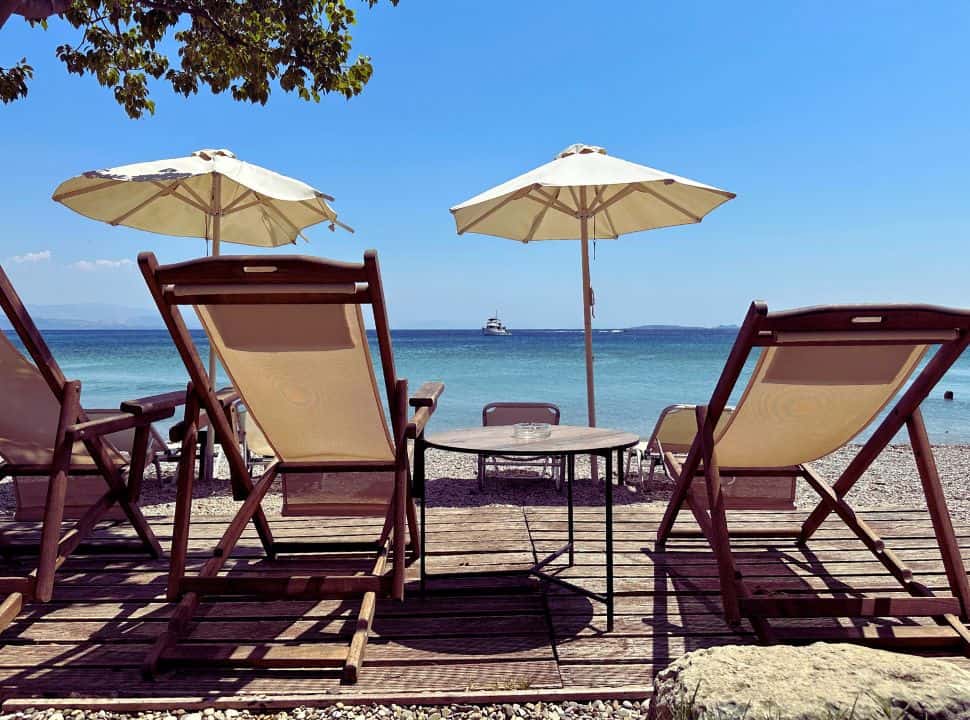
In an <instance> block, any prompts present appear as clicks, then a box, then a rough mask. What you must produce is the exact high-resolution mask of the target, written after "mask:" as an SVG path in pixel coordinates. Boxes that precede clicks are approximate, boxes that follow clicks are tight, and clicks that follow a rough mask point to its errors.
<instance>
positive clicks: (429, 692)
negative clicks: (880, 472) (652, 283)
mask: <svg viewBox="0 0 970 720" xmlns="http://www.w3.org/2000/svg"><path fill="white" fill-rule="evenodd" d="M860 514H862V515H863V516H864V517H865V518H866V520H867V522H869V523H870V524H871V525H872V526H873V527H874V528H877V529H878V530H879V531H880V532H883V533H884V534H885V538H886V541H887V544H888V545H890V546H891V547H893V549H894V550H896V551H897V554H898V555H899V556H900V557H901V558H902V559H903V561H904V562H906V563H907V564H908V565H909V566H910V567H911V568H912V569H913V571H914V573H916V575H917V576H918V578H919V579H920V580H921V581H923V582H925V583H926V584H927V585H929V586H930V587H931V588H936V589H941V590H942V589H943V588H944V586H945V581H946V578H945V574H944V571H943V565H942V562H941V560H940V557H939V553H938V552H937V551H936V547H935V540H934V537H933V532H932V528H931V526H930V524H929V521H928V517H927V515H926V513H925V511H922V510H918V509H913V508H907V509H895V508H885V509H879V510H876V511H862V512H861V513H860ZM614 517H615V531H614V537H615V548H616V556H615V561H616V562H615V571H616V572H615V577H616V581H615V582H616V589H617V592H618V595H617V598H616V620H615V626H614V630H613V632H611V633H606V632H605V626H606V617H605V612H604V608H603V606H602V605H600V604H599V603H596V602H594V601H591V600H589V599H588V598H585V597H582V596H578V595H575V594H573V593H570V592H568V591H566V590H564V589H562V588H558V587H550V588H549V589H548V591H547V593H546V594H545V595H543V593H542V592H541V590H542V586H541V585H540V584H539V583H537V582H535V581H525V580H523V579H521V578H509V579H503V580H497V579H495V578H487V577H484V578H483V577H470V578H465V579H462V580H441V579H435V580H432V581H431V583H430V587H431V589H432V590H433V592H432V593H431V594H429V595H427V596H425V597H421V596H420V595H419V594H418V592H417V591H418V586H417V582H416V581H417V577H418V566H417V565H412V566H411V567H410V568H409V572H408V576H409V584H408V591H407V597H406V599H405V602H403V603H399V602H396V601H391V600H387V599H382V600H379V601H378V606H377V613H376V618H375V622H374V628H373V633H372V636H371V640H370V643H369V645H368V650H367V662H366V663H365V665H364V668H363V671H362V673H361V677H360V681H359V682H358V684H357V685H355V686H350V687H348V686H341V685H339V675H338V673H336V672H330V671H329V670H326V669H318V670H315V671H306V670H300V669H291V670H285V671H283V670H270V669H266V668H241V667H239V668H236V667H229V668H202V669H200V668H192V669H179V670H175V671H168V672H166V673H164V675H163V676H162V678H161V679H160V680H159V681H158V682H146V681H144V680H142V679H141V677H140V675H139V673H138V666H139V664H140V662H141V659H142V657H143V655H144V653H145V652H146V651H147V649H148V647H149V646H150V645H151V643H152V642H153V641H154V639H155V638H157V636H158V634H159V633H160V632H161V631H162V629H163V628H164V627H165V625H166V623H167V621H168V619H169V617H170V616H171V612H172V605H171V604H169V603H167V602H165V598H164V594H165V579H166V564H165V562H164V561H151V560H149V559H147V558H145V557H143V556H140V555H137V554H126V553H102V552H96V553H93V554H84V555H76V556H74V557H72V558H71V559H69V560H68V561H67V562H66V563H65V564H64V566H63V568H62V569H61V571H60V572H59V574H58V584H57V585H56V587H55V599H54V601H53V602H51V603H49V604H46V605H28V606H27V607H25V608H24V609H23V610H22V611H21V613H20V614H19V615H18V617H17V618H16V620H15V621H14V623H13V624H12V625H11V626H10V627H9V628H8V629H7V630H6V631H5V632H4V633H3V634H2V635H0V643H2V644H0V699H7V698H15V697H30V696H34V697H46V696H54V697H56V696H59V695H60V696H63V695H64V694H66V693H68V692H70V693H73V694H75V695H81V696H83V697H88V698H102V699H106V698H119V697H121V696H124V697H128V698H156V699H158V701H159V702H166V699H167V698H168V699H171V698H190V699H193V700H192V701H193V702H200V703H206V704H207V703H231V702H234V701H236V700H238V699H239V698H245V699H249V701H252V702H266V703H268V705H267V706H268V707H271V706H279V707H283V706H285V705H286V703H287V702H288V701H292V702H297V699H298V698H303V699H304V701H306V699H307V698H309V699H313V698H317V699H320V700H321V701H328V700H329V701H333V698H334V697H341V698H346V699H349V698H353V697H367V698H374V697H377V698H382V697H384V698H387V697H392V696H393V697H405V698H406V697H408V696H411V697H419V696H420V697H425V698H428V697H431V698H446V697H447V698H455V699H459V700H460V699H462V698H471V697H501V696H502V693H516V694H518V695H522V694H530V693H535V694H543V693H567V694H568V693H576V695H575V696H576V697H605V696H618V695H619V696H625V697H643V695H644V693H645V692H647V691H646V690H645V688H648V687H649V685H650V682H651V680H652V676H653V673H654V672H656V671H658V670H659V669H661V668H663V667H665V666H666V665H667V663H668V662H669V661H670V660H672V659H674V658H676V657H678V656H679V655H680V654H682V653H684V652H688V651H690V650H694V649H697V648H702V647H712V646H716V645H719V644H725V643H734V644H736V643H750V642H754V641H755V637H754V634H753V631H752V628H751V627H750V625H748V624H747V622H744V623H742V625H741V627H740V628H738V629H735V628H732V627H730V626H728V625H727V624H726V623H725V622H724V620H723V619H722V617H721V615H720V612H721V603H720V597H719V595H718V590H719V588H718V583H717V569H716V565H715V563H714V559H713V556H712V554H711V552H710V550H709V548H708V547H707V545H706V543H705V541H703V540H702V539H690V538H676V539H674V540H672V541H671V542H670V543H669V544H668V546H667V547H666V548H665V549H664V550H663V551H660V552H658V551H657V550H656V549H655V548H654V545H653V538H654V534H655V529H656V526H657V523H658V522H659V519H660V517H661V512H660V511H659V510H657V509H654V508H650V509H647V510H643V509H641V508H633V507H626V506H622V505H618V506H617V507H616V510H615V516H614ZM793 517H795V516H794V515H792V514H788V513H784V514H779V513H770V512H761V513H753V514H749V515H747V516H745V517H744V519H736V518H732V517H729V523H730V522H734V523H735V525H734V526H736V527H740V528H763V527H773V526H776V525H778V524H781V523H788V522H791V521H792V519H793ZM151 520H152V522H153V525H154V527H155V528H156V530H157V531H158V532H159V537H160V540H161V542H162V544H163V546H167V545H168V544H169V543H170V532H171V519H170V518H164V517H162V518H158V517H153V518H151ZM428 520H429V522H428V531H427V532H428V538H429V546H430V548H429V549H430V553H429V556H428V558H427V566H428V569H429V570H430V571H431V572H449V571H452V572H453V571H460V572H476V571H482V570H488V571H495V570H508V569H522V568H524V567H526V566H528V565H529V564H531V563H532V562H533V560H534V557H535V556H536V555H538V556H540V557H541V556H542V555H543V554H544V553H548V552H551V551H553V550H555V549H558V548H559V547H560V546H561V545H562V543H563V542H564V539H565V536H566V514H565V509H564V508H560V507H555V508H546V507H542V508H530V507H526V508H521V507H505V506H502V507H494V506H489V507H484V508H480V507H468V508H434V509H433V510H432V511H430V512H429V515H428ZM576 521H577V523H576V542H577V548H576V549H577V552H576V556H575V558H576V563H575V564H574V566H572V567H568V568H567V567H564V566H563V563H562V561H561V560H560V561H557V563H554V569H555V572H557V573H559V574H560V575H561V576H562V577H564V578H569V579H570V580H574V581H575V582H577V583H579V584H582V585H583V586H584V587H587V588H589V589H591V590H600V591H601V590H602V589H603V588H604V566H603V564H604V542H603V527H602V523H603V512H602V508H597V507H588V506H584V507H578V508H577V509H576ZM226 522H227V520H226V519H225V518H200V519H199V522H198V523H196V524H194V525H193V534H192V538H191V541H190V545H189V559H188V566H189V568H190V569H193V568H195V569H197V568H198V567H200V566H201V564H202V563H203V562H205V560H206V559H208V558H209V557H211V549H212V545H213V544H214V542H215V540H216V539H217V538H218V537H219V535H220V534H221V533H222V531H223V530H224V528H225V526H226ZM272 522H273V527H274V531H275V532H276V533H277V537H278V538H280V539H284V540H299V539H301V538H307V537H313V538H314V539H317V540H327V539H357V540H363V539H369V538H371V537H373V536H374V534H375V533H376V532H377V531H379V529H380V528H379V523H375V522H372V521H369V520H365V521H361V522H358V521H356V520H348V519H346V518H344V519H335V520H332V521H330V520H326V521H323V522H321V519H320V518H284V519H279V520H273V521H272ZM684 527H689V525H688V524H685V525H684ZM957 533H958V534H959V535H960V547H961V550H962V554H963V555H964V559H965V561H967V563H968V566H970V525H967V524H958V525H957ZM36 536H37V526H36V524H32V523H14V524H12V525H11V526H10V531H9V533H8V532H7V530H5V537H9V538H11V539H12V540H13V541H15V542H30V541H31V540H32V539H36ZM132 537H133V535H132V533H131V532H130V531H129V530H128V529H127V528H126V527H124V526H123V525H120V524H112V525H109V526H106V527H103V528H100V529H99V530H98V531H97V532H96V533H95V535H94V537H93V538H92V548H93V549H95V550H100V549H101V548H103V547H104V545H105V543H108V542H110V541H112V540H117V539H119V538H129V539H130V538H132ZM735 547H736V550H737V562H738V568H739V570H740V571H741V572H743V573H744V574H745V576H746V577H747V578H748V579H749V581H750V583H751V585H752V586H754V587H757V586H758V584H759V583H761V582H764V583H770V584H771V585H772V587H773V588H777V587H778V585H779V583H781V584H782V585H784V586H785V587H787V588H789V589H790V590H791V591H792V592H799V593H804V592H814V593H816V594H818V595H819V596H821V597H840V596H846V594H847V588H848V587H851V592H852V593H853V594H854V593H860V594H872V593H879V594H880V595H887V594H888V595H890V596H894V597H908V595H907V594H906V593H905V592H902V591H900V590H898V589H897V585H896V583H895V581H894V580H893V579H892V578H891V577H889V576H888V575H887V574H886V573H885V571H884V569H883V568H882V566H881V565H880V564H879V563H878V561H875V560H874V559H873V558H872V556H871V555H870V554H869V553H868V551H867V550H866V549H865V548H864V547H863V546H862V545H861V544H860V543H859V542H858V541H857V540H856V539H855V538H854V536H852V535H851V533H848V532H847V531H846V530H845V528H844V527H842V526H841V524H840V523H838V522H837V521H835V522H833V521H832V520H829V521H827V522H826V523H825V524H823V526H822V527H821V528H820V530H819V532H818V534H817V536H816V537H815V538H814V539H813V541H812V542H811V543H810V545H809V547H808V548H807V549H803V548H799V547H797V546H795V545H794V544H793V542H792V541H791V540H790V539H786V538H777V539H772V538H768V539H760V538H743V539H739V540H738V541H737V543H736V545H735ZM287 563H288V565H287ZM294 565H295V566H297V567H299V568H300V569H301V570H305V571H307V572H309V571H317V572H322V571H324V569H325V571H327V572H337V571H339V572H341V573H351V572H356V566H358V565H359V566H360V569H361V570H362V569H363V567H364V566H363V564H362V563H361V562H360V559H359V558H357V557H345V558H340V559H335V558H329V559H327V560H326V562H321V560H320V559H317V558H300V559H287V560H281V561H278V562H268V561H266V560H264V559H263V558H262V557H261V550H260V546H259V540H258V538H257V536H256V535H255V533H254V532H252V531H251V530H247V531H246V532H245V533H244V534H243V537H242V538H241V540H240V545H239V552H238V553H236V554H234V557H233V558H232V559H231V560H230V561H229V562H227V564H226V568H227V571H228V572H229V573H231V574H247V573H261V574H263V575H266V576H275V575H280V574H283V573H284V572H287V568H292V567H293V566H294ZM853 596H854V595H853ZM356 607H357V605H356V601H292V600H290V601H273V602H257V601H253V600H245V599H234V600H232V601H231V602H210V601H207V602H204V603H203V604H202V605H201V607H200V609H199V612H198V614H197V617H196V622H195V623H194V625H193V627H192V631H191V632H190V640H189V642H188V643H187V644H186V646H185V647H187V648H189V649H191V646H192V644H193V643H195V644H197V645H198V646H199V647H201V646H202V644H203V643H219V644H225V643H234V644H238V645H241V646H252V645H254V644H262V645H266V646H267V647H269V648H270V649H272V648H285V647H288V646H296V647H299V648H300V650H299V652H304V651H305V652H307V653H309V654H310V655H314V656H316V655H320V656H321V657H322V655H325V654H326V652H327V649H328V648H329V647H331V646H332V645H333V644H334V643H338V642H340V641H341V640H343V639H346V638H347V637H348V636H349V633H350V632H351V630H352V623H353V619H354V617H355V614H356ZM931 622H932V621H931V620H929V619H921V620H914V621H909V620H899V621H885V620H880V619H873V620H872V623H873V624H871V625H868V626H861V625H857V624H853V623H852V622H850V621H847V620H825V622H824V623H822V624H821V625H820V623H819V622H818V621H814V620H800V619H794V620H788V619H786V620H784V621H780V622H779V627H781V628H782V631H783V632H784V633H788V634H789V635H793V636H794V635H798V634H804V635H807V636H812V635H813V633H814V634H815V635H822V634H824V633H825V632H826V631H831V632H836V631H837V632H839V633H841V634H842V635H843V636H845V637H848V638H850V639H851V637H852V636H858V637H860V638H861V637H870V638H873V637H874V638H877V639H878V638H887V641H888V642H890V643H891V642H892V641H893V640H894V639H895V638H897V637H906V636H909V635H912V634H913V633H917V632H920V631H919V630H918V627H919V626H924V627H925V626H926V624H928V623H931ZM934 633H935V634H934ZM922 634H924V635H925V633H922ZM929 636H932V637H930V639H929V640H928V641H927V651H926V652H927V654H940V655H941V656H943V657H947V658H951V657H952V656H951V655H946V654H941V653H940V651H939V649H938V646H939V645H940V642H941V641H943V640H945V639H946V637H945V633H944V632H943V631H939V630H935V629H932V628H931V629H930V631H929ZM938 641H940V642H938ZM321 654H322V655H321ZM954 661H955V662H960V663H963V664H964V665H967V664H970V663H968V661H967V660H966V659H955V660H954ZM334 693H337V694H336V695H335V694H334ZM381 693H383V695H381ZM637 693H639V694H637ZM551 696H553V695H551ZM567 696H568V695H563V697H567ZM234 699H235V700H234ZM48 702H49V701H48ZM115 702H122V703H123V702H124V701H123V700H116V701H115ZM132 702H134V701H132ZM225 706H226V707H229V706H231V705H228V704H227V705H225ZM11 707H16V705H15V704H14V705H11Z"/></svg>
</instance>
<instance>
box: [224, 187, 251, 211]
mask: <svg viewBox="0 0 970 720" xmlns="http://www.w3.org/2000/svg"><path fill="white" fill-rule="evenodd" d="M255 194H256V193H254V192H253V190H252V188H246V192H244V193H240V194H239V195H237V196H236V197H235V198H234V199H233V201H232V202H231V203H229V204H228V205H226V206H225V207H224V208H222V214H223V215H228V214H229V213H230V212H233V211H234V209H235V207H236V206H237V205H238V204H239V203H241V202H242V200H243V198H245V197H246V196H248V195H255ZM251 206H252V203H250V204H249V205H247V207H251Z"/></svg>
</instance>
